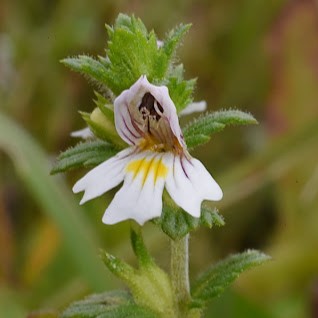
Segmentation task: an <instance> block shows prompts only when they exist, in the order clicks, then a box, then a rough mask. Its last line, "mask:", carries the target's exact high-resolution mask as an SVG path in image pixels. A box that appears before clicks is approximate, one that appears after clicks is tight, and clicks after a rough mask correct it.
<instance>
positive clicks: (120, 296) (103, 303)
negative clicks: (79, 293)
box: [60, 291, 157, 318]
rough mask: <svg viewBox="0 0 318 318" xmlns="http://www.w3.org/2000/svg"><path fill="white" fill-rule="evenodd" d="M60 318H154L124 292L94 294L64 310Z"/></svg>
mask: <svg viewBox="0 0 318 318" xmlns="http://www.w3.org/2000/svg"><path fill="white" fill-rule="evenodd" d="M60 317H61V318H126V317H135V318H137V317H138V318H139V317H140V318H156V317H157V316H156V315H155V314H154V313H153V312H152V311H150V310H149V309H146V308H143V307H141V306H138V305H136V304H135V303H134V302H133V300H132V298H131V295H130V294H129V293H128V292H125V291H112V292H106V293H102V294H95V295H90V296H88V297H86V298H85V299H84V300H81V301H76V302H74V303H72V304H71V305H70V306H69V307H68V308H66V309H65V310H64V311H63V313H62V314H61V316H60Z"/></svg>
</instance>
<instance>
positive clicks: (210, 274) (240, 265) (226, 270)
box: [191, 250, 270, 307]
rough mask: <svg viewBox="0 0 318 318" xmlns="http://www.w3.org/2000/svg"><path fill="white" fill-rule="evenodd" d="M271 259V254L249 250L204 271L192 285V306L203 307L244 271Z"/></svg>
mask: <svg viewBox="0 0 318 318" xmlns="http://www.w3.org/2000/svg"><path fill="white" fill-rule="evenodd" d="M269 259H270V257H269V256H267V255H265V254H263V253H261V252H259V251H256V250H248V251H246V252H244V253H241V254H235V255H231V256H229V257H228V258H226V259H225V260H223V261H220V262H219V263H217V264H216V265H214V266H212V267H211V268H210V269H208V270H207V271H206V272H204V273H203V274H202V275H201V276H200V277H199V278H198V279H197V281H196V282H194V284H193V285H192V289H191V295H192V299H193V301H192V304H191V307H203V306H204V305H205V304H206V302H207V301H209V300H211V299H212V298H213V297H217V296H219V295H220V294H221V293H223V291H224V290H225V288H227V287H228V286H229V285H230V284H231V283H232V282H233V281H234V280H235V279H236V278H238V277H239V275H240V274H241V273H243V272H244V271H246V270H248V269H250V268H253V267H255V266H258V265H260V264H262V263H264V262H266V261H268V260H269Z"/></svg>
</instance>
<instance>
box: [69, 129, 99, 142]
mask: <svg viewBox="0 0 318 318" xmlns="http://www.w3.org/2000/svg"><path fill="white" fill-rule="evenodd" d="M71 137H74V138H81V139H84V140H86V139H92V138H94V134H93V133H92V131H91V130H90V129H89V127H85V128H83V129H80V130H75V131H72V132H71Z"/></svg>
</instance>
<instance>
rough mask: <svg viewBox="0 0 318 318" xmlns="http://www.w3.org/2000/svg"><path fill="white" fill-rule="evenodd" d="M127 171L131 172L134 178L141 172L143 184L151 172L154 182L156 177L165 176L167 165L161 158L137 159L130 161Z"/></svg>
mask: <svg viewBox="0 0 318 318" xmlns="http://www.w3.org/2000/svg"><path fill="white" fill-rule="evenodd" d="M126 171H127V172H132V173H133V174H134V178H136V177H137V175H140V174H142V183H143V184H145V182H146V180H147V178H148V177H149V176H150V175H151V174H152V176H153V181H154V183H156V181H157V179H158V178H165V177H166V176H167V174H168V171H169V170H168V167H167V166H166V165H165V164H164V163H163V162H162V159H161V158H160V159H157V158H152V159H146V158H143V159H137V160H133V161H131V162H130V163H129V164H128V165H127V167H126Z"/></svg>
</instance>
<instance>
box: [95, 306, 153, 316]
mask: <svg viewBox="0 0 318 318" xmlns="http://www.w3.org/2000/svg"><path fill="white" fill-rule="evenodd" d="M96 318H159V316H158V315H157V314H155V313H154V312H152V311H151V310H149V309H148V308H144V307H141V306H138V305H136V304H128V305H124V306H119V307H117V308H114V309H112V310H109V311H108V312H105V313H104V314H102V315H99V316H97V317H96Z"/></svg>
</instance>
